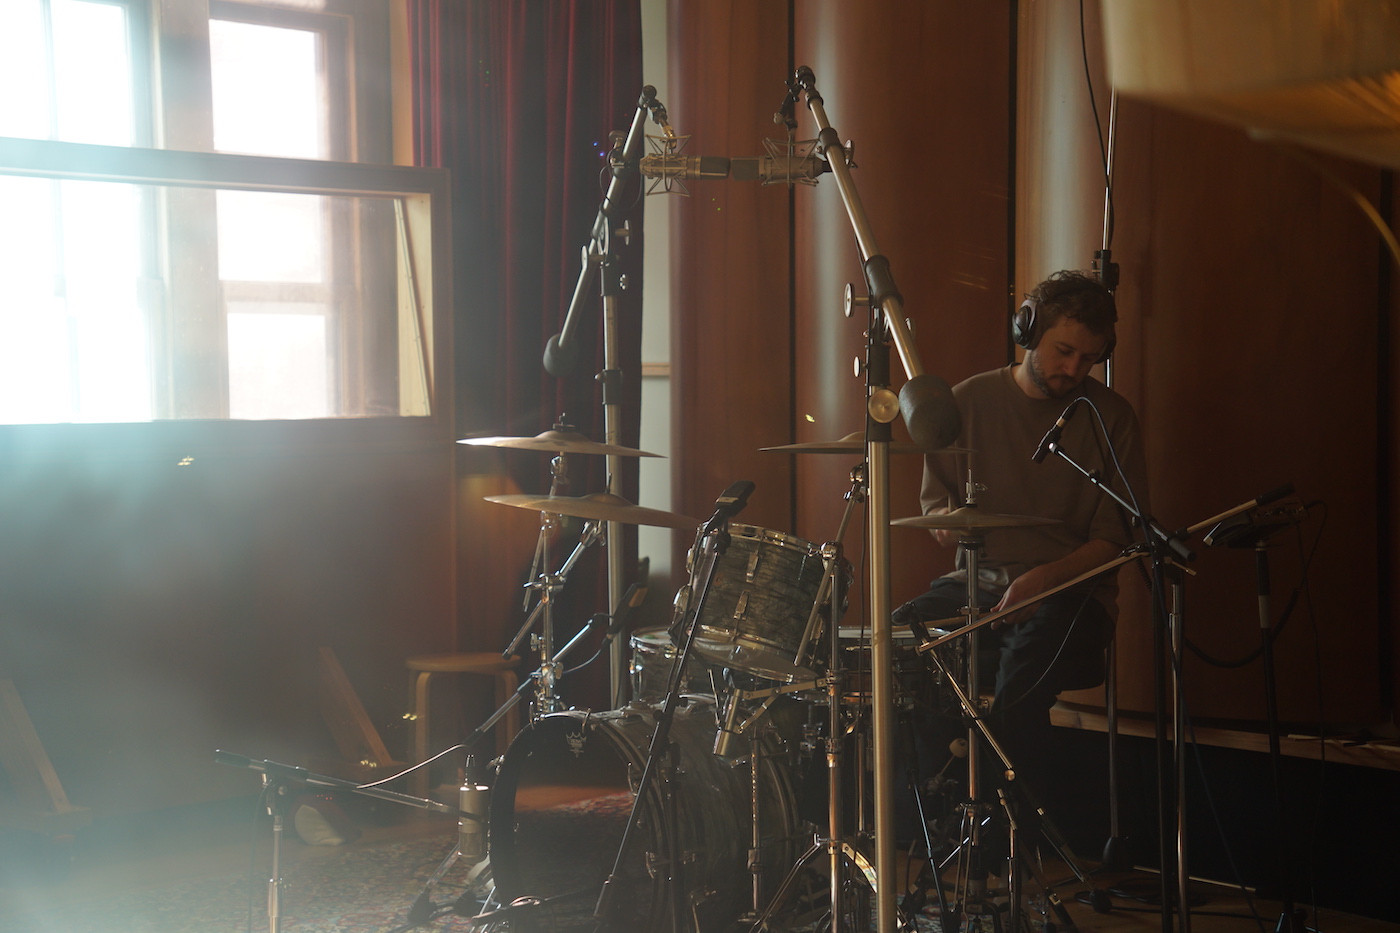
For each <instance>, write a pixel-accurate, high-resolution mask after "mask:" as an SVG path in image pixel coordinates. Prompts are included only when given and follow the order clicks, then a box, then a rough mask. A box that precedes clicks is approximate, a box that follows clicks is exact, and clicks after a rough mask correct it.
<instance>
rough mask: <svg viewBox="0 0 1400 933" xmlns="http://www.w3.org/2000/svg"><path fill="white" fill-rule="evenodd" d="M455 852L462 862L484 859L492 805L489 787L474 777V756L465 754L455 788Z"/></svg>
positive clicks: (470, 863)
mask: <svg viewBox="0 0 1400 933" xmlns="http://www.w3.org/2000/svg"><path fill="white" fill-rule="evenodd" d="M457 806H458V809H460V810H461V811H462V814H463V815H462V816H460V817H458V819H457V854H458V855H459V856H460V857H461V859H462V861H463V863H465V864H467V865H475V864H476V863H477V862H479V861H481V860H482V859H484V858H486V813H487V811H488V809H489V808H490V806H491V788H490V787H488V786H487V785H485V784H483V783H481V782H480V781H479V780H477V774H476V759H475V756H473V755H468V756H467V763H466V767H465V768H464V769H463V777H462V786H461V787H460V788H458V790H457Z"/></svg>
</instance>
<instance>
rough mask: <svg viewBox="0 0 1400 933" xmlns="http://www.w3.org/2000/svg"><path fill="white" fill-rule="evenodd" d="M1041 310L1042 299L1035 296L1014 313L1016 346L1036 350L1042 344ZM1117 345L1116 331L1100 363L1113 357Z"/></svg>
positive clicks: (1012, 336)
mask: <svg viewBox="0 0 1400 933" xmlns="http://www.w3.org/2000/svg"><path fill="white" fill-rule="evenodd" d="M1039 308H1040V299H1038V298H1036V297H1035V296H1034V295H1027V296H1026V300H1025V301H1023V302H1021V307H1019V308H1017V309H1016V310H1015V312H1013V313H1012V315H1011V339H1012V340H1014V341H1015V342H1016V346H1018V347H1024V348H1025V349H1027V350H1034V349H1035V348H1036V347H1037V346H1038V345H1039V344H1040V333H1039V330H1040V326H1039V321H1038V319H1037V314H1036V312H1037V310H1038V309H1039ZM1117 343H1118V333H1117V330H1116V329H1115V331H1114V332H1113V333H1111V334H1109V335H1108V343H1107V344H1106V345H1105V346H1104V348H1103V353H1101V354H1099V362H1100V363H1102V362H1104V361H1106V360H1107V359H1108V358H1109V357H1110V356H1111V355H1113V347H1114V345H1115V344H1117Z"/></svg>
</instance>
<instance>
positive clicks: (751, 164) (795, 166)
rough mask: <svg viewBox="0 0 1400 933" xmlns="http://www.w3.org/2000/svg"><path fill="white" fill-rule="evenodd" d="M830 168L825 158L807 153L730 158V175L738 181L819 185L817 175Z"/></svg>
mask: <svg viewBox="0 0 1400 933" xmlns="http://www.w3.org/2000/svg"><path fill="white" fill-rule="evenodd" d="M829 171H831V166H830V165H828V164H827V162H826V160H825V159H818V158H815V157H814V156H813V154H812V153H810V152H809V153H808V154H806V155H804V156H795V155H765V156H744V157H741V158H738V159H730V160H729V177H731V178H733V179H734V180H735V181H761V182H762V183H763V184H765V185H780V184H789V185H790V184H793V183H798V184H808V185H811V184H816V180H817V176H819V175H822V174H824V173H826V172H829Z"/></svg>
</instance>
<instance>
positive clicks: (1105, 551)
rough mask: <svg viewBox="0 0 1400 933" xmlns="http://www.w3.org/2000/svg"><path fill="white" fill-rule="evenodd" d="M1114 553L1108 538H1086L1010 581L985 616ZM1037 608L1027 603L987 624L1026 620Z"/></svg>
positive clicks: (994, 625)
mask: <svg viewBox="0 0 1400 933" xmlns="http://www.w3.org/2000/svg"><path fill="white" fill-rule="evenodd" d="M1117 554H1118V546H1117V545H1116V544H1113V543H1112V542H1111V541H1105V540H1103V539H1102V538H1095V539H1094V540H1092V541H1086V542H1085V543H1084V544H1081V545H1080V546H1079V547H1077V548H1075V549H1074V550H1073V551H1071V552H1070V553H1068V554H1066V555H1065V556H1064V557H1061V558H1060V559H1059V560H1055V561H1051V562H1050V563H1048V564H1041V565H1040V566H1039V567H1032V568H1031V569H1030V570H1027V571H1026V572H1025V573H1023V574H1021V575H1020V576H1019V577H1017V578H1016V579H1014V580H1012V581H1011V585H1010V586H1008V587H1007V588H1006V592H1005V593H1003V594H1002V597H1001V602H999V603H997V604H996V605H995V606H993V607H992V611H991V612H989V613H988V615H992V614H994V613H997V612H1001V611H1002V610H1003V609H1005V608H1007V607H1008V606H1014V605H1016V604H1017V603H1023V602H1025V601H1026V600H1028V599H1031V598H1033V597H1035V596H1039V595H1040V594H1041V593H1044V592H1045V591H1046V590H1049V589H1054V588H1055V587H1057V586H1059V585H1060V584H1061V583H1066V582H1068V581H1070V580H1073V579H1074V578H1075V577H1077V576H1080V575H1082V574H1085V573H1088V572H1089V571H1090V570H1093V569H1095V568H1097V567H1099V566H1101V565H1103V564H1106V563H1108V562H1109V561H1111V560H1113V558H1114V557H1115V556H1116V555H1117ZM1039 608H1040V604H1039V603H1036V604H1034V605H1031V606H1027V607H1026V608H1024V609H1022V610H1020V611H1019V612H1013V613H1012V614H1011V615H1009V616H1006V617H1005V618H1003V619H997V620H996V621H995V622H992V623H990V627H991V628H994V629H996V628H1000V627H1001V626H1003V625H1017V624H1019V623H1021V622H1024V621H1026V620H1027V619H1029V618H1030V617H1031V615H1033V614H1034V613H1035V611H1036V610H1037V609H1039Z"/></svg>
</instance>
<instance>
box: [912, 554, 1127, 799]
mask: <svg viewBox="0 0 1400 933" xmlns="http://www.w3.org/2000/svg"><path fill="white" fill-rule="evenodd" d="M999 600H1000V596H999V595H997V594H993V593H988V592H986V591H981V590H979V592H978V603H979V609H980V610H988V609H990V608H991V607H992V606H995V605H996V604H997V602H998V601H999ZM966 604H967V590H966V585H965V584H964V583H962V582H961V581H959V580H949V579H946V578H940V579H938V580H934V581H933V583H931V584H930V586H929V590H928V592H926V593H924V594H923V595H921V596H916V597H915V598H914V599H911V600H910V601H909V602H907V603H905V604H904V605H903V606H900V607H899V608H898V609H896V610H895V611H894V613H893V622H894V624H896V625H901V624H907V623H908V622H909V621H911V620H912V619H917V620H919V621H923V622H929V621H933V620H936V619H947V618H949V617H951V616H955V615H958V614H959V613H960V612H961V611H962V609H963V607H964V606H965V605H966ZM983 614H984V615H985V611H984V612H983ZM1112 631H1113V623H1112V621H1111V619H1110V618H1109V615H1108V611H1107V610H1106V609H1105V608H1104V607H1103V604H1102V603H1100V602H1099V601H1098V600H1097V599H1094V598H1093V596H1092V594H1090V593H1089V592H1088V591H1087V590H1085V589H1080V588H1075V589H1073V590H1067V591H1064V592H1061V593H1057V594H1056V595H1054V596H1051V597H1049V598H1047V599H1046V600H1045V601H1044V602H1042V603H1040V605H1039V608H1037V609H1036V611H1035V614H1034V615H1032V616H1031V617H1030V618H1029V619H1027V620H1025V621H1024V622H1021V623H1020V624H1018V625H1015V626H1002V627H1000V628H997V629H995V630H993V629H992V627H991V626H990V625H984V626H982V627H981V628H979V629H978V630H977V632H978V636H977V637H978V642H979V644H978V649H979V651H978V653H979V654H983V655H985V654H986V653H987V652H995V653H996V661H997V668H996V689H995V694H994V699H993V701H992V712H991V715H990V716H989V717H988V720H987V722H988V725H989V726H990V728H991V731H992V733H993V734H994V735H995V736H996V739H997V741H998V743H1000V744H1001V746H1002V748H1003V749H1004V750H1005V752H1006V754H1007V757H1008V758H1010V759H1011V763H1012V765H1013V766H1014V767H1015V768H1016V770H1017V781H1018V782H1020V781H1023V780H1024V778H1025V777H1027V776H1031V777H1033V776H1034V775H1035V774H1037V767H1038V765H1039V764H1040V763H1041V762H1043V761H1044V760H1045V759H1046V757H1047V753H1048V751H1049V748H1050V738H1051V727H1050V707H1052V706H1054V705H1055V696H1056V694H1058V693H1060V692H1061V691H1063V690H1077V689H1081V688H1084V687H1093V686H1096V685H1097V684H1101V683H1103V679H1104V649H1105V648H1106V647H1107V645H1108V639H1109V637H1110V636H1111V635H1112ZM1001 770H1002V768H1001V765H1000V763H996V764H995V765H993V768H992V771H993V773H1000V772H1001ZM1045 783H1047V782H1045V781H1034V784H1035V785H1044V784H1045Z"/></svg>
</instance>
